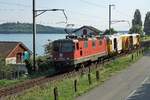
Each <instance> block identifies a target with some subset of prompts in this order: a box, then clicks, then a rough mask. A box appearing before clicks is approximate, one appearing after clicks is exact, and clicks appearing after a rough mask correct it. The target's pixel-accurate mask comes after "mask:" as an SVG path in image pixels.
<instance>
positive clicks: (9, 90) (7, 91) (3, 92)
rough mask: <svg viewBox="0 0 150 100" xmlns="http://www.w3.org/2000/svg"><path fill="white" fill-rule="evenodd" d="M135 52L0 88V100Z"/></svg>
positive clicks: (85, 71) (78, 73)
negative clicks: (76, 69)
mask: <svg viewBox="0 0 150 100" xmlns="http://www.w3.org/2000/svg"><path fill="white" fill-rule="evenodd" d="M140 50H142V49H138V51H140ZM136 51H137V50H133V51H132V52H128V53H122V54H120V55H117V56H115V57H111V58H108V59H104V60H103V61H100V62H97V63H94V64H92V65H91V66H88V67H84V68H80V69H79V70H78V71H75V70H72V71H71V72H67V73H63V74H57V75H53V76H50V77H47V76H45V77H40V78H36V79H32V80H27V81H24V82H22V83H19V84H16V85H15V86H9V87H6V88H2V89H0V100H1V98H3V97H6V96H10V95H17V94H18V93H21V92H23V91H25V90H27V89H30V88H32V87H35V86H38V85H42V84H44V83H47V82H53V81H61V80H63V79H65V78H70V77H73V76H76V75H80V74H84V73H87V72H89V71H90V70H92V69H95V68H101V67H98V66H102V65H103V64H108V63H111V62H112V61H113V60H114V59H118V58H119V57H123V56H126V55H128V54H131V53H133V52H136Z"/></svg>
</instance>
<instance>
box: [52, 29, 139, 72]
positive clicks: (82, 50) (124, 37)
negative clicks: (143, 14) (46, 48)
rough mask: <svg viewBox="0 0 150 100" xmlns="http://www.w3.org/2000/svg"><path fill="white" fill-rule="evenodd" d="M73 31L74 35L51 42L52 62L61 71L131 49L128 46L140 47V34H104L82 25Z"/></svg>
mask: <svg viewBox="0 0 150 100" xmlns="http://www.w3.org/2000/svg"><path fill="white" fill-rule="evenodd" d="M74 33H75V34H76V35H73V34H72V35H68V36H67V37H66V39H59V40H55V41H54V42H53V53H52V55H53V62H54V64H55V66H56V68H58V69H60V70H61V71H62V70H63V69H65V66H67V68H68V66H71V67H69V68H79V67H83V66H84V65H87V64H91V63H92V62H94V61H98V60H101V59H102V58H105V57H110V56H112V55H114V54H118V53H121V52H124V51H126V50H131V49H130V47H135V46H136V47H137V48H138V47H140V35H139V34H135V33H134V34H115V35H108V36H104V35H100V31H99V30H97V29H96V28H94V27H91V26H83V27H81V28H79V29H77V30H75V31H74ZM129 39H130V41H129ZM126 41H127V42H126ZM124 44H126V45H124ZM135 49H136V48H135Z"/></svg>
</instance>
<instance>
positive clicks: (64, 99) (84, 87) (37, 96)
mask: <svg viewBox="0 0 150 100" xmlns="http://www.w3.org/2000/svg"><path fill="white" fill-rule="evenodd" d="M133 55H134V59H133V60H132V59H131V58H132V55H128V56H125V57H121V58H119V59H116V60H114V61H113V62H112V63H110V64H106V65H104V67H103V69H102V70H100V80H99V81H97V80H96V75H95V74H96V69H95V70H92V71H91V73H90V75H91V81H92V84H91V85H89V81H88V75H87V74H84V75H82V76H81V75H78V76H76V77H72V78H69V79H64V80H63V81H56V82H53V83H46V84H45V85H43V86H37V87H34V88H32V89H30V90H28V91H26V92H25V93H23V94H21V95H19V96H11V97H7V98H6V99H7V100H54V95H53V89H54V87H57V88H58V94H59V97H58V98H59V100H73V99H75V97H77V96H79V95H82V94H83V93H85V92H87V91H89V90H90V89H92V88H94V87H96V86H97V85H101V84H103V83H104V82H105V81H106V80H108V79H109V78H110V77H111V76H112V75H114V74H116V73H118V72H120V71H122V70H123V69H125V68H127V67H128V66H129V65H130V64H132V63H134V62H136V61H137V60H138V59H140V58H141V57H142V55H139V56H137V53H134V54H133ZM74 80H77V92H74V84H73V83H74Z"/></svg>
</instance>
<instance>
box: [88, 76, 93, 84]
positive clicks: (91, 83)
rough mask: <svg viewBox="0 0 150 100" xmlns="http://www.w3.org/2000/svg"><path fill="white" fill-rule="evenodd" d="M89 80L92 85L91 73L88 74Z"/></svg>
mask: <svg viewBox="0 0 150 100" xmlns="http://www.w3.org/2000/svg"><path fill="white" fill-rule="evenodd" d="M88 80H89V85H91V84H92V81H91V74H90V73H89V74H88Z"/></svg>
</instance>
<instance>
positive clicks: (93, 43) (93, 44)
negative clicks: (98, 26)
mask: <svg viewBox="0 0 150 100" xmlns="http://www.w3.org/2000/svg"><path fill="white" fill-rule="evenodd" d="M92 47H93V48H95V47H96V41H95V40H92Z"/></svg>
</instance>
